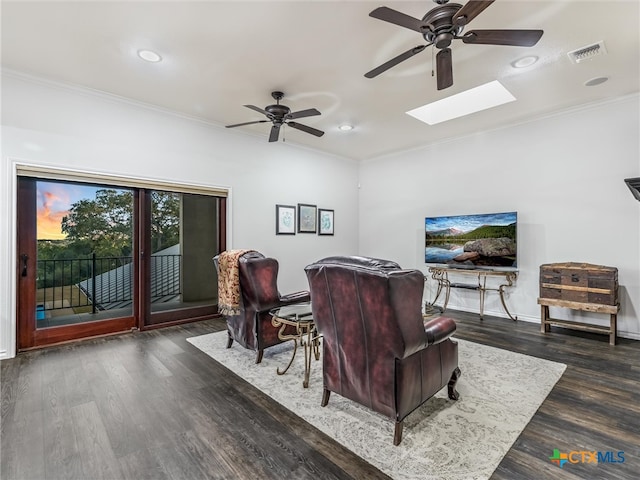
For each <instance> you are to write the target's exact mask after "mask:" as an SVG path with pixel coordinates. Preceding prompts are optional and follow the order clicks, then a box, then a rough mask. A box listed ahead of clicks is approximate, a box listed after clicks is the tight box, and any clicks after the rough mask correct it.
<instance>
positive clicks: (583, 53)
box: [567, 40, 607, 63]
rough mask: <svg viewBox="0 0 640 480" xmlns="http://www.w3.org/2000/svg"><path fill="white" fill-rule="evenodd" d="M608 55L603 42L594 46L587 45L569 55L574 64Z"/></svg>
mask: <svg viewBox="0 0 640 480" xmlns="http://www.w3.org/2000/svg"><path fill="white" fill-rule="evenodd" d="M606 54H607V49H606V48H605V46H604V42H603V41H602V40H601V41H599V42H598V43H594V44H593V45H587V46H586V47H582V48H579V49H577V50H573V51H572V52H569V53H567V55H568V56H569V58H570V59H571V61H572V62H573V63H580V62H584V61H585V60H589V59H591V58H593V57H597V56H599V55H606Z"/></svg>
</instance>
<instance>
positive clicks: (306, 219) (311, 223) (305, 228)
mask: <svg viewBox="0 0 640 480" xmlns="http://www.w3.org/2000/svg"><path fill="white" fill-rule="evenodd" d="M317 210H318V207H317V206H316V205H309V204H308V203H299V204H298V233H316V231H317V230H316V228H317Z"/></svg>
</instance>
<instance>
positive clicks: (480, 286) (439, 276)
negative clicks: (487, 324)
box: [429, 267, 518, 320]
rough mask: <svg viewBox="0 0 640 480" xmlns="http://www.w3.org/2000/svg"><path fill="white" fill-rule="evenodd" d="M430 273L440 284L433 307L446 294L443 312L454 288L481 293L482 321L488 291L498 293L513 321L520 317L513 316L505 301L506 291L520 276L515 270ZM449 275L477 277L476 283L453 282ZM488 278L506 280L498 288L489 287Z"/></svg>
mask: <svg viewBox="0 0 640 480" xmlns="http://www.w3.org/2000/svg"><path fill="white" fill-rule="evenodd" d="M429 273H431V278H433V279H434V280H435V281H436V282H438V290H437V291H436V296H435V298H434V299H433V302H432V305H435V303H436V301H437V300H438V297H440V294H441V293H443V292H444V303H443V305H442V311H443V312H444V311H445V310H446V309H447V304H448V303H449V295H450V293H451V289H452V288H464V289H467V290H477V291H478V292H479V293H480V320H482V319H483V317H484V298H485V294H486V292H488V291H494V292H498V294H499V295H500V302H501V303H502V307H503V308H504V311H505V312H506V313H507V315H508V316H509V318H510V319H511V320H517V319H518V317H514V316H513V315H511V312H510V311H509V309H508V308H507V303H506V302H505V299H504V290H505V288H507V287H512V286H513V282H514V281H515V279H516V278H517V276H518V272H517V271H515V270H482V269H467V268H455V267H429ZM449 274H453V275H464V276H467V277H470V276H471V277H475V279H476V282H474V283H470V282H451V281H450V280H449ZM488 277H492V278H493V277H498V278H499V277H502V278H503V279H504V280H503V281H502V283H500V285H498V286H491V285H489V286H487V278H488Z"/></svg>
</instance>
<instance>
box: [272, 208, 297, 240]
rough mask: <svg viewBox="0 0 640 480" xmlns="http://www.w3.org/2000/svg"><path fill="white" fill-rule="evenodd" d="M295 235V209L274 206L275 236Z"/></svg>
mask: <svg viewBox="0 0 640 480" xmlns="http://www.w3.org/2000/svg"><path fill="white" fill-rule="evenodd" d="M295 234H296V207H294V206H293V205H276V235H295Z"/></svg>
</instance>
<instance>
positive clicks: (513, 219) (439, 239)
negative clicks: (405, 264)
mask: <svg viewBox="0 0 640 480" xmlns="http://www.w3.org/2000/svg"><path fill="white" fill-rule="evenodd" d="M517 223H518V213H517V212H504V213H484V214H477V215H455V216H448V217H427V218H425V220H424V226H425V255H424V260H425V263H435V264H445V265H447V266H460V267H461V268H476V267H477V268H498V267H500V268H505V269H511V268H514V269H515V268H517V266H518V263H517V259H518V255H517Z"/></svg>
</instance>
